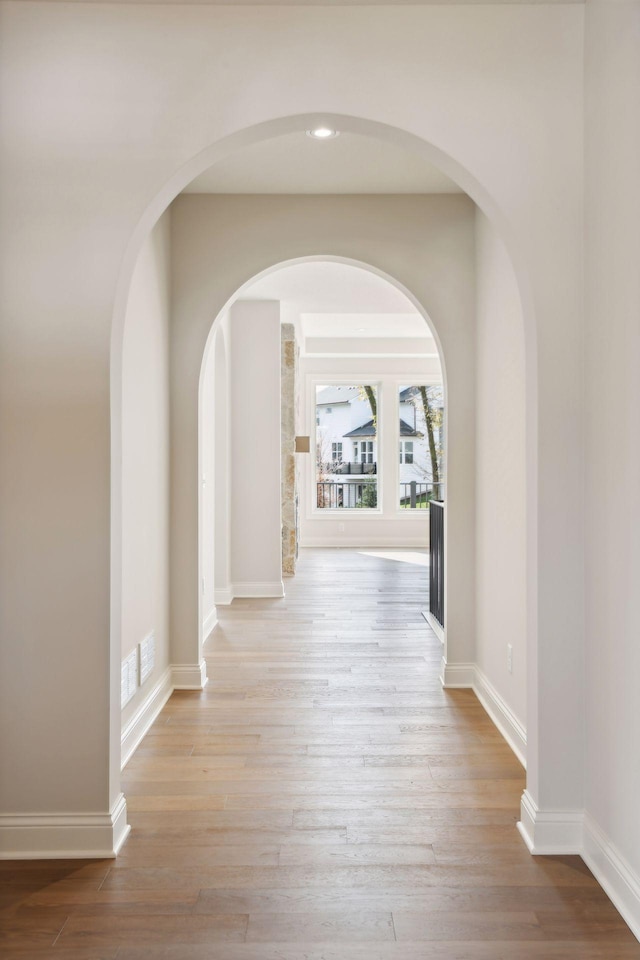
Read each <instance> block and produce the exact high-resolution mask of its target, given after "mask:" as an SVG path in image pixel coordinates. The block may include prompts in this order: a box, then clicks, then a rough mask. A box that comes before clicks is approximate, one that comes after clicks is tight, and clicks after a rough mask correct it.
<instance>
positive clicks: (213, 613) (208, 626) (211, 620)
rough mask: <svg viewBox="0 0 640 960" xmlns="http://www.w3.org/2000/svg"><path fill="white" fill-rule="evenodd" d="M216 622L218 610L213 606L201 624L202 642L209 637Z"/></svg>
mask: <svg viewBox="0 0 640 960" xmlns="http://www.w3.org/2000/svg"><path fill="white" fill-rule="evenodd" d="M217 623H218V611H217V610H216V608H215V606H214V607H212V608H211V610H210V611H209V613H208V614H207V615H206V617H205V618H204V623H203V624H202V638H203V643H206V642H207V640H208V639H209V636H210V634H211V632H212V631H213V629H214V627H215V626H216V624H217Z"/></svg>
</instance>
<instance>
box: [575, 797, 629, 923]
mask: <svg viewBox="0 0 640 960" xmlns="http://www.w3.org/2000/svg"><path fill="white" fill-rule="evenodd" d="M582 859H583V860H584V862H585V863H586V864H587V866H588V867H589V869H590V870H591V872H592V873H593V875H594V877H595V878H596V880H597V881H598V883H599V884H600V886H601V887H602V889H603V890H604V892H605V893H606V894H607V896H608V897H609V898H610V900H611V902H612V903H613V904H614V906H615V907H616V909H617V910H618V911H619V913H620V914H621V915H622V917H623V919H624V920H625V922H626V923H627V924H628V925H629V927H630V928H631V932H632V933H633V935H634V936H635V937H637V938H638V940H640V876H638V874H637V873H636V872H635V871H634V870H632V868H631V867H630V866H629V864H628V863H627V861H626V860H625V859H624V857H623V856H622V855H621V854H620V853H618V851H617V850H616V848H615V846H614V845H613V843H611V841H610V840H609V838H608V837H607V836H606V835H605V834H604V833H603V831H602V830H601V829H600V827H599V826H598V824H597V823H596V822H595V821H594V820H593V819H592V818H591V817H590V816H589V814H588V813H587V814H585V816H584V826H583V851H582Z"/></svg>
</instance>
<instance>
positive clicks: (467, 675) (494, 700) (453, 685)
mask: <svg viewBox="0 0 640 960" xmlns="http://www.w3.org/2000/svg"><path fill="white" fill-rule="evenodd" d="M440 680H441V681H442V685H443V687H445V688H446V689H450V690H455V689H459V688H467V689H471V690H473V692H474V693H475V695H476V697H477V698H478V700H479V701H480V703H481V704H482V706H483V707H484V709H485V710H486V712H487V713H488V714H489V716H490V717H491V719H492V720H493V722H494V723H495V725H496V727H497V728H498V730H499V731H500V733H501V734H502V736H503V737H504V738H505V740H506V741H507V743H508V744H509V746H510V747H511V749H512V750H513V752H514V753H515V755H516V757H517V758H518V760H519V761H520V763H521V764H522V766H523V767H524V768H525V769H526V766H527V731H526V730H525V728H524V727H523V726H522V724H521V723H520V721H519V720H518V718H517V717H516V715H515V714H514V713H513V711H512V710H511V708H510V707H509V706H508V704H507V703H506V702H505V701H504V700H503V699H502V697H501V696H500V694H499V693H498V691H497V690H496V688H495V687H494V686H493V684H492V683H491V682H490V680H489V679H488V678H487V677H486V676H485V674H484V673H483V672H482V670H481V669H480V668H479V667H478V665H477V664H475V663H447V661H446V660H445V659H444V657H443V658H442V667H441V673H440Z"/></svg>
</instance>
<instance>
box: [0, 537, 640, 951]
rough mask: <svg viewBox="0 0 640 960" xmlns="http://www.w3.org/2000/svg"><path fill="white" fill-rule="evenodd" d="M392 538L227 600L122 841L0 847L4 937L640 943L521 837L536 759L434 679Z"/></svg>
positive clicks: (417, 610) (132, 794) (157, 945)
mask: <svg viewBox="0 0 640 960" xmlns="http://www.w3.org/2000/svg"><path fill="white" fill-rule="evenodd" d="M372 553H375V551H372ZM399 556H401V557H402V559H390V558H388V557H384V556H372V555H367V554H364V553H358V552H356V551H352V550H315V551H313V550H310V551H304V552H303V554H302V557H301V559H300V565H299V573H298V575H297V577H296V578H295V579H293V580H288V581H287V583H286V587H287V596H286V599H284V600H238V601H235V602H234V603H233V604H232V606H231V607H227V608H225V607H221V608H220V611H219V613H220V615H221V618H220V624H219V626H218V627H217V628H216V630H215V631H214V634H213V635H212V637H211V639H210V640H209V642H208V643H207V645H206V647H205V652H206V657H207V663H208V672H209V677H210V681H209V684H208V686H207V688H206V690H205V691H204V692H203V693H201V694H200V693H187V692H183V693H176V694H175V695H174V696H173V697H172V698H171V700H170V701H169V703H168V704H167V706H166V708H165V709H164V710H163V712H162V714H161V716H160V718H159V719H158V721H157V723H156V724H155V725H154V727H153V728H152V730H151V732H150V733H149V735H148V736H147V737H146V738H145V740H144V742H143V744H142V745H141V747H140V749H139V750H138V751H137V753H136V754H135V756H134V757H133V759H132V760H131V762H130V763H129V764H128V766H127V768H126V770H125V783H124V790H125V793H126V795H127V798H128V805H129V816H130V821H131V824H132V827H133V829H132V833H131V836H130V838H129V840H128V841H127V843H126V844H125V846H124V848H123V850H122V853H121V855H120V856H119V857H118V859H117V860H116V861H95V862H77V861H76V862H65V863H52V862H50V861H47V862H22V863H18V864H16V863H13V864H12V863H3V864H0V898H1V899H0V955H1V956H2V957H3V960H18V958H20V960H25V958H27V957H29V958H33V960H42V958H56V960H596V958H598V960H632V958H633V960H640V944H639V943H638V942H637V941H636V940H635V939H634V937H633V936H632V934H631V933H630V932H629V930H628V928H627V927H626V925H625V924H624V922H623V921H622V919H621V918H620V916H619V915H618V913H617V912H616V910H615V909H614V908H613V906H612V905H611V903H610V902H609V900H608V899H607V897H606V896H605V894H604V893H603V891H602V890H601V889H600V887H599V886H598V885H597V883H596V882H595V880H594V879H593V877H592V876H591V874H590V872H589V871H588V869H587V868H586V867H585V865H584V864H583V862H582V861H581V860H580V859H579V858H578V857H538V858H534V857H531V856H530V855H529V853H528V852H527V850H526V849H525V847H524V845H523V843H522V841H521V839H520V837H519V835H518V833H517V831H516V828H515V823H516V820H517V817H518V809H519V800H520V795H521V793H522V789H523V787H524V776H523V771H522V768H521V767H520V765H519V764H518V762H517V760H516V759H515V757H514V756H513V754H512V753H511V751H510V750H509V748H508V747H507V745H506V744H505V743H504V741H503V740H502V738H501V736H500V734H499V733H498V731H497V730H496V729H495V727H494V726H493V724H492V723H491V721H490V720H489V719H488V717H487V715H486V714H485V713H484V711H483V709H482V707H481V706H480V704H479V703H478V702H477V700H476V699H475V697H474V695H473V694H472V693H471V692H468V691H448V692H446V691H443V690H442V689H441V686H440V683H439V680H438V666H439V661H440V655H441V647H440V644H439V642H438V640H437V639H436V637H435V636H434V635H433V633H432V632H431V631H430V630H429V628H428V627H427V625H426V623H425V621H424V619H423V618H422V616H421V610H422V609H423V608H424V607H425V605H426V591H427V568H426V567H425V566H424V565H419V564H416V563H412V562H407V561H408V560H410V559H411V556H412V555H411V554H410V552H403V553H399Z"/></svg>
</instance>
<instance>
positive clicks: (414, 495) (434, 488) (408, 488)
mask: <svg viewBox="0 0 640 960" xmlns="http://www.w3.org/2000/svg"><path fill="white" fill-rule="evenodd" d="M443 493H444V483H430V482H425V483H419V482H418V481H416V480H412V481H411V482H410V483H401V484H400V506H401V507H403V508H408V509H410V510H426V509H427V507H428V506H429V504H430V502H431V501H432V500H441V499H442V495H443Z"/></svg>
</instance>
